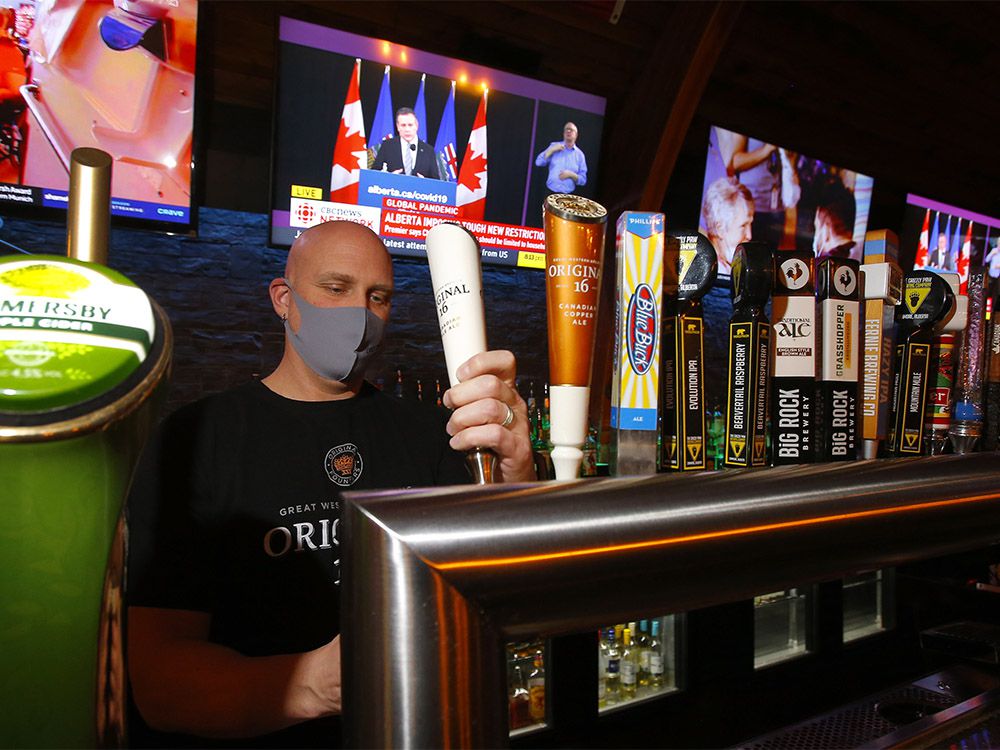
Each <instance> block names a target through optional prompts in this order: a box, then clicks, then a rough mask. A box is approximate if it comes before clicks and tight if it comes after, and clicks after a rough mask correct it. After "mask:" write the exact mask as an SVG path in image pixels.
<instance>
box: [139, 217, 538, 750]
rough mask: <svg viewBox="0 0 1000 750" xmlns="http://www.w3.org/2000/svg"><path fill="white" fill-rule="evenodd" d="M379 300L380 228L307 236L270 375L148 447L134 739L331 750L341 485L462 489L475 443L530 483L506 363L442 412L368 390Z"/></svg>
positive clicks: (388, 278)
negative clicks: (223, 741)
mask: <svg viewBox="0 0 1000 750" xmlns="http://www.w3.org/2000/svg"><path fill="white" fill-rule="evenodd" d="M392 291H393V278H392V262H391V260H390V258H389V255H388V253H387V252H386V250H385V247H384V246H383V244H382V242H381V240H379V238H378V236H377V235H375V234H373V233H372V232H371V231H370V230H368V229H366V228H364V227H362V226H360V225H357V224H351V223H347V222H331V223H328V224H322V225H319V226H316V227H313V228H311V229H309V230H307V231H306V232H304V233H303V234H302V235H301V236H300V237H299V239H298V240H296V242H295V244H294V245H293V246H292V249H291V251H290V253H289V256H288V262H287V265H286V267H285V274H284V276H282V277H280V278H277V279H274V280H273V281H272V282H271V284H270V298H271V304H272V306H273V308H274V311H275V314H276V315H277V317H278V318H279V319H280V320H281V321H282V323H283V325H284V327H285V347H284V352H283V355H282V358H281V361H280V363H279V364H278V366H277V368H276V369H275V370H274V372H272V373H271V374H270V375H268V376H267V377H266V378H264V379H263V380H261V381H256V382H252V383H248V384H246V385H244V386H240V387H238V388H235V389H232V390H230V391H227V392H225V393H222V394H217V395H215V396H211V397H209V398H207V399H203V400H202V401H199V402H196V403H194V404H191V405H189V406H187V407H185V408H183V409H180V410H178V411H177V412H175V413H174V414H172V415H171V416H170V417H168V418H167V419H166V420H165V421H164V424H163V425H162V427H161V429H160V430H159V431H158V433H157V435H156V436H155V437H154V439H153V440H152V441H151V443H150V446H149V447H148V448H147V450H146V451H145V452H144V455H143V458H142V461H141V462H140V466H139V468H138V469H137V473H136V479H135V481H134V483H133V487H132V490H131V493H130V497H129V504H128V520H129V530H130V555H129V580H128V593H127V596H128V605H129V608H128V618H129V621H128V662H129V674H130V678H131V684H132V689H133V696H134V704H135V706H136V707H137V709H138V714H139V716H138V717H135V718H136V719H137V720H136V721H133V723H132V725H131V727H130V728H131V735H132V736H131V738H130V739H131V744H132V745H133V746H140V745H143V744H158V745H159V746H181V745H189V744H192V743H193V744H197V745H198V746H208V745H211V744H214V743H215V740H216V739H226V738H233V739H240V740H242V739H243V738H248V737H252V738H254V740H253V745H254V746H283V747H292V746H294V747H307V746H326V747H330V746H335V745H336V742H337V741H338V737H339V716H338V714H339V713H340V639H339V636H338V633H339V616H340V612H339V597H338V592H339V589H338V585H339V567H340V566H339V562H340V561H339V558H340V553H339V540H338V527H339V511H340V500H339V491H340V490H348V489H350V490H358V489H379V488H398V487H406V486H430V485H447V484H458V483H463V482H468V481H469V475H468V473H467V471H466V470H465V467H464V463H463V459H462V455H461V454H460V453H459V452H458V451H463V450H465V449H467V448H471V447H474V446H481V447H488V448H492V449H493V450H495V451H496V452H497V454H498V456H499V458H500V461H499V468H500V471H501V473H502V475H503V478H504V479H505V480H507V481H523V480H530V479H533V478H534V468H533V464H532V456H531V449H530V444H529V439H528V418H527V409H526V406H525V404H524V402H523V400H522V399H521V398H520V396H518V394H517V391H516V389H515V388H514V376H515V362H514V357H513V355H512V354H511V353H510V352H486V353H484V354H481V355H477V356H476V357H473V358H472V359H470V360H469V361H468V362H466V363H465V364H464V365H463V366H462V367H461V368H459V377H460V378H461V379H462V382H461V383H460V384H459V385H457V386H455V387H453V388H451V389H450V390H449V391H447V392H446V393H445V395H444V402H445V404H446V405H447V406H448V407H449V408H450V409H452V410H453V411H452V412H451V414H450V417H449V416H448V415H447V414H446V413H444V412H443V411H441V410H439V409H436V408H435V407H433V406H432V405H430V404H422V403H420V402H415V401H404V400H400V399H393V398H390V397H389V396H386V395H385V394H382V393H381V392H379V391H378V390H377V389H375V388H374V387H372V386H371V385H370V384H368V383H366V382H365V381H364V370H365V366H366V365H367V363H368V360H369V359H370V358H371V356H372V355H373V354H374V353H375V352H376V351H377V349H378V346H379V344H380V342H381V339H382V334H383V330H384V327H385V324H386V323H387V321H388V319H389V311H390V307H391V303H392ZM509 414H512V415H513V418H512V421H511V419H509V418H508V415H509ZM241 744H243V743H242V742H241Z"/></svg>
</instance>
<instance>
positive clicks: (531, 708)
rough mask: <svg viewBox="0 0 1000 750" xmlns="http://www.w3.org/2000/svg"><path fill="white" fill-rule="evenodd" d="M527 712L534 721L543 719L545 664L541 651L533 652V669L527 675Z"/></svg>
mask: <svg viewBox="0 0 1000 750" xmlns="http://www.w3.org/2000/svg"><path fill="white" fill-rule="evenodd" d="M528 713H529V714H530V715H531V718H532V720H533V721H535V722H543V721H545V664H544V662H543V661H542V653H541V651H539V652H538V653H536V654H535V663H534V669H532V670H531V674H529V675H528Z"/></svg>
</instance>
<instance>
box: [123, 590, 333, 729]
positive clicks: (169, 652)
mask: <svg viewBox="0 0 1000 750" xmlns="http://www.w3.org/2000/svg"><path fill="white" fill-rule="evenodd" d="M150 611H152V612H157V611H161V610H150ZM134 612H135V609H134V608H133V609H130V633H129V672H130V676H131V678H132V685H133V690H134V693H135V698H136V704H137V705H138V707H139V711H140V713H141V714H142V716H143V718H144V719H145V720H146V722H147V723H148V724H149V725H150V726H152V727H153V728H155V729H159V730H161V731H167V732H182V733H185V734H195V735H200V736H204V737H253V736H256V735H261V734H267V733H269V732H275V731H277V730H279V729H284V728H285V727H288V726H291V725H293V724H297V723H299V722H301V721H304V720H306V719H313V718H318V717H320V716H327V715H330V714H335V713H339V712H340V643H339V640H335V641H333V642H332V643H331V644H328V645H327V646H324V647H323V648H320V649H317V650H315V651H309V652H306V653H303V654H283V655H278V656H263V657H247V656H243V655H242V654H240V653H238V652H236V651H233V650H232V649H229V648H226V647H224V646H220V645H218V644H214V643H210V642H208V641H205V640H202V639H200V638H191V637H167V638H163V637H161V636H162V633H158V632H156V630H155V626H154V628H153V629H152V630H150V629H149V628H143V627H141V625H140V627H139V628H138V630H139V632H138V634H136V633H135V629H133V628H132V627H131V624H132V622H133V621H134V620H135V619H136V618H135V614H134ZM140 619H141V617H140ZM149 636H152V637H149Z"/></svg>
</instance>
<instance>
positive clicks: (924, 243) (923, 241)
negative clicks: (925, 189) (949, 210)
mask: <svg viewBox="0 0 1000 750" xmlns="http://www.w3.org/2000/svg"><path fill="white" fill-rule="evenodd" d="M930 230H931V210H930V209H929V208H928V209H927V213H925V214H924V228H923V229H921V230H920V239H919V240H918V241H917V257H916V260H914V262H913V268H914V270H916V269H917V268H924V267H925V266H926V265H927V253H928V251H929V250H930V234H929V232H930Z"/></svg>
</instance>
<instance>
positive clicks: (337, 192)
mask: <svg viewBox="0 0 1000 750" xmlns="http://www.w3.org/2000/svg"><path fill="white" fill-rule="evenodd" d="M360 81H361V60H360V59H357V60H355V61H354V72H353V73H351V84H350V86H348V87H347V98H346V99H344V114H343V115H342V116H341V118H340V130H338V131H337V143H336V145H335V146H334V147H333V169H332V170H331V171H330V200H331V201H334V202H335V203H357V202H358V179H359V178H360V176H361V169H362V167H367V166H368V151H367V149H366V147H365V120H364V116H363V115H362V112H361V96H360V94H359V90H360V86H359V84H360Z"/></svg>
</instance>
